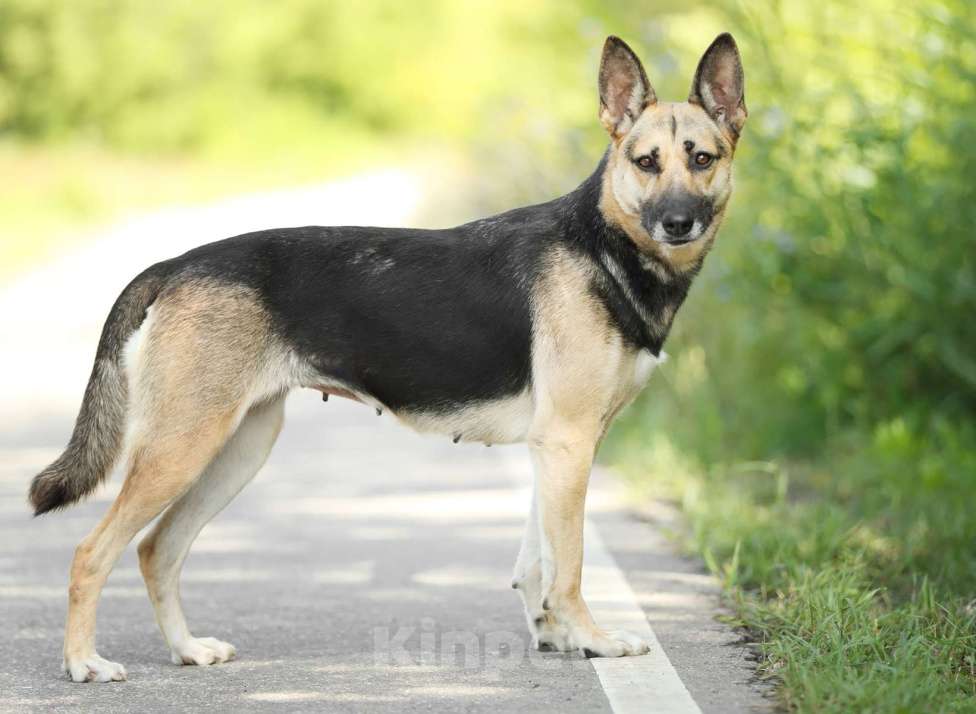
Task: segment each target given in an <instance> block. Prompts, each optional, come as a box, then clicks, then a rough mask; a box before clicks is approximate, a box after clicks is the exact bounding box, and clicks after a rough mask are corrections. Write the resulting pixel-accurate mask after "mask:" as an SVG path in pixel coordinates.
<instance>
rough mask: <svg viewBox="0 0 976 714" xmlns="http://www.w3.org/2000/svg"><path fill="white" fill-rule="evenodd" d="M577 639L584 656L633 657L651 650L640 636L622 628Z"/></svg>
mask: <svg viewBox="0 0 976 714" xmlns="http://www.w3.org/2000/svg"><path fill="white" fill-rule="evenodd" d="M579 640H582V641H581V642H580V644H579V650H580V652H582V653H583V655H584V656H585V657H633V656H636V655H644V654H647V653H648V652H650V651H651V647H650V645H648V644H647V642H645V641H644V640H643V639H642V638H641V637H639V636H638V635H635V634H634V633H633V632H626V631H624V630H614V631H611V632H596V633H592V634H590V635H588V636H584V637H580V638H579ZM587 640H588V641H587Z"/></svg>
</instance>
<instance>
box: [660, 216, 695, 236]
mask: <svg viewBox="0 0 976 714" xmlns="http://www.w3.org/2000/svg"><path fill="white" fill-rule="evenodd" d="M661 225H662V226H664V232H665V233H667V234H668V235H669V236H671V237H672V238H681V237H683V236H686V235H688V234H689V233H691V227H692V226H693V225H695V221H694V219H693V218H692V217H691V216H689V215H688V214H687V213H668V214H667V215H665V216H664V219H663V220H662V221H661Z"/></svg>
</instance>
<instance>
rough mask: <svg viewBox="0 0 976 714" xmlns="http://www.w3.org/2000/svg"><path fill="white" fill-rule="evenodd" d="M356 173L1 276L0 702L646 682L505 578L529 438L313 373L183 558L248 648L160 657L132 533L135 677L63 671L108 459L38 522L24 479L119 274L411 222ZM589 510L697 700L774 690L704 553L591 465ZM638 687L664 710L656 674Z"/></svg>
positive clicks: (310, 701) (556, 690)
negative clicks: (426, 415) (561, 640)
mask: <svg viewBox="0 0 976 714" xmlns="http://www.w3.org/2000/svg"><path fill="white" fill-rule="evenodd" d="M356 181H358V183H357V182H355V181H354V182H351V183H346V184H333V185H330V186H327V187H321V188H319V189H305V190H302V191H297V192H289V193H280V194H274V195H270V196H264V197H261V198H254V199H252V200H238V201H236V202H227V203H224V204H220V205H217V206H210V207H204V208H195V209H183V210H180V211H176V212H173V211H170V212H163V213H160V214H156V215H154V216H149V217H146V218H142V219H139V220H137V221H130V222H127V223H124V224H121V225H120V226H117V227H116V228H115V229H113V230H112V231H109V232H107V233H105V234H104V235H102V236H100V237H99V239H98V240H96V241H94V242H93V243H92V244H91V247H90V248H86V249H84V250H82V251H79V252H77V253H75V254H72V255H68V256H64V257H63V258H62V259H61V260H59V261H57V262H56V263H52V264H51V265H48V266H44V267H43V268H41V269H39V270H38V271H36V273H34V274H32V275H30V276H26V277H25V278H23V279H22V280H20V281H18V282H17V283H16V284H13V285H8V286H6V287H5V288H3V289H2V290H0V319H2V321H3V322H2V325H3V330H4V335H5V342H6V345H5V347H4V353H3V355H2V357H0V366H2V368H3V369H2V370H0V371H2V375H0V391H2V393H3V397H2V399H3V401H2V402H0V711H17V712H21V711H29V710H38V711H40V710H48V709H51V708H54V709H56V710H58V711H72V710H83V711H99V712H115V711H119V712H123V711H126V712H127V711H176V710H179V711H187V710H189V711H193V710H198V709H204V708H206V709H208V710H210V711H228V710H234V711H238V712H239V711H252V710H255V711H258V710H260V711H264V710H269V711H271V710H273V711H356V712H361V711H391V712H393V711H396V712H404V711H408V712H409V711H438V712H440V711H465V712H469V711H470V712H479V711H492V712H495V711H539V710H542V709H544V708H546V709H553V710H555V711H560V712H576V711H579V712H583V711H585V712H588V713H591V712H605V711H611V710H612V709H611V702H612V701H614V702H620V701H623V700H622V699H621V697H622V696H624V697H625V696H626V693H627V691H628V687H630V688H631V689H632V690H633V691H638V689H639V687H638V689H633V687H634V686H637V685H635V684H634V683H633V681H632V682H631V684H630V685H628V684H627V682H626V681H625V678H624V679H623V680H621V679H620V677H617V680H620V681H623V684H620V682H619V681H618V683H617V684H616V685H615V686H617V687H618V690H619V691H617V692H616V694H613V693H611V694H610V695H608V693H607V691H605V690H604V683H605V682H607V681H609V680H612V679H614V676H613V672H614V671H623V670H610V675H609V680H608V675H607V671H600V674H599V676H598V671H599V670H598V669H596V668H595V666H594V662H596V661H595V660H594V661H589V660H586V659H584V658H583V657H581V656H579V655H577V654H558V653H546V654H540V653H535V652H532V651H531V650H530V647H529V645H530V641H529V637H528V634H527V632H526V630H525V626H524V622H523V616H522V612H521V605H520V602H519V599H518V597H517V594H516V593H515V592H513V591H512V590H511V589H510V587H509V583H510V580H511V570H512V565H513V563H514V559H515V556H516V553H517V551H518V543H519V538H520V536H521V531H522V521H523V519H524V517H525V514H526V512H527V510H528V496H527V483H528V478H529V470H528V469H529V464H528V458H527V455H526V454H525V453H524V449H523V448H522V447H503V448H502V447H493V448H491V449H487V448H484V447H482V446H479V445H465V444H458V445H454V444H452V443H451V441H450V440H449V439H446V438H436V437H422V436H419V435H416V434H414V433H412V432H410V431H408V430H406V429H405V428H403V427H400V426H398V425H397V424H396V423H395V422H394V420H393V419H392V418H390V417H388V416H384V417H377V416H375V414H374V412H373V411H372V410H370V409H368V408H366V407H363V406H361V405H357V404H353V403H349V402H344V401H343V400H340V399H336V398H333V399H331V400H330V401H329V402H328V403H327V404H323V403H322V402H321V400H320V398H319V395H318V394H317V393H312V392H309V393H305V394H296V395H294V396H293V397H292V398H291V399H290V401H289V405H288V416H287V421H286V426H285V430H284V432H283V434H282V436H281V438H280V439H279V441H278V444H277V446H276V447H275V450H274V452H273V454H272V457H271V459H270V461H269V463H268V465H267V466H266V467H265V468H264V470H263V471H262V472H261V473H260V474H259V475H258V477H257V479H256V480H255V481H254V482H253V483H252V484H251V485H250V486H249V487H248V488H247V489H246V490H245V491H244V492H243V494H241V496H240V497H238V499H237V500H235V501H234V502H233V503H232V504H231V505H230V506H229V507H228V508H227V510H226V511H224V512H223V513H222V514H221V515H220V516H218V517H217V518H216V519H215V520H214V521H213V522H212V524H211V525H210V526H208V527H207V528H206V529H205V530H204V532H203V533H202V534H201V536H200V538H199V539H198V541H197V543H196V545H195V546H194V549H193V551H192V552H191V555H190V557H189V560H188V561H187V565H186V568H185V570H184V576H183V580H182V582H183V587H182V591H183V600H184V607H185V609H186V612H187V616H188V618H189V621H190V625H191V628H192V629H193V631H194V634H195V635H197V636H213V637H217V638H219V639H223V640H226V641H229V642H231V643H233V644H234V645H235V646H236V647H237V651H238V657H237V659H236V660H234V661H233V662H231V663H228V664H224V665H218V666H215V667H178V666H175V665H172V664H170V662H169V656H168V652H167V650H166V648H165V646H164V643H163V640H162V637H161V635H160V634H159V632H158V630H157V628H156V625H155V622H154V620H153V615H152V609H151V607H150V604H149V601H148V598H147V596H146V593H145V587H144V585H143V583H142V580H141V577H140V575H139V570H138V566H137V564H136V558H135V549H134V547H131V548H130V549H129V550H128V551H127V552H126V554H125V555H124V556H123V558H122V560H121V561H120V563H119V564H118V566H117V567H116V569H115V571H114V572H113V573H112V576H111V577H110V578H109V582H108V585H107V587H106V589H105V591H104V594H103V597H102V601H101V605H100V608H99V627H98V648H99V652H100V654H102V655H103V656H105V657H107V658H109V659H111V660H114V661H118V662H122V663H123V664H124V665H125V666H126V668H127V670H128V674H129V681H127V682H125V683H113V684H104V685H103V684H97V685H96V684H87V685H79V684H72V683H70V682H68V681H67V680H66V679H65V678H64V676H63V675H62V673H61V672H60V660H61V655H60V649H61V638H62V632H63V622H64V615H65V607H66V592H65V591H66V581H67V572H68V566H69V563H70V560H71V557H72V554H73V550H74V547H75V545H76V544H77V542H78V541H79V540H80V539H81V538H82V537H83V536H84V535H85V533H87V531H88V530H89V529H90V528H91V527H92V526H93V525H94V524H95V522H96V521H97V520H98V518H99V517H100V515H101V514H102V513H103V512H104V511H105V509H106V508H107V505H108V503H109V502H110V500H111V499H112V498H113V497H114V495H115V494H116V493H117V491H118V488H119V480H120V479H119V477H118V475H116V477H115V478H114V479H113V481H112V482H111V483H110V484H109V485H107V486H106V487H105V488H103V489H102V490H101V491H100V492H99V493H98V494H97V495H96V496H95V497H94V498H93V499H91V500H90V501H88V502H86V503H84V504H81V505H79V506H77V507H75V508H72V509H70V510H68V511H66V512H63V513H60V514H54V515H50V516H45V517H43V518H39V519H32V518H31V517H30V515H29V511H28V508H27V504H26V498H25V497H26V490H27V484H28V482H29V480H30V478H31V476H32V475H33V474H34V473H36V472H37V471H38V470H39V469H40V468H41V467H42V466H43V465H45V464H46V463H47V462H49V461H50V460H51V459H52V458H54V457H55V456H56V455H57V453H58V452H59V451H60V449H61V447H62V446H63V445H64V442H65V441H66V439H67V436H68V433H69V430H70V426H71V422H72V420H73V418H74V414H75V411H76V409H77V406H78V403H79V400H80V395H81V392H82V390H83V389H84V382H85V378H86V377H87V372H88V370H89V368H90V359H91V355H92V353H93V350H94V346H95V341H96V339H97V334H98V330H99V328H100V322H101V320H102V318H103V317H104V315H105V314H106V312H107V309H108V307H109V305H110V304H111V301H112V299H113V298H114V296H115V294H116V293H117V292H118V290H120V289H121V287H122V286H123V285H124V284H125V282H126V280H127V279H128V277H130V276H131V275H133V274H135V272H137V270H138V269H139V268H141V267H143V266H144V265H145V264H147V263H148V262H151V261H152V260H156V259H158V258H162V257H166V256H168V255H172V254H174V253H177V252H180V251H181V250H183V249H185V248H187V247H190V246H192V245H195V244H197V243H200V242H204V241H205V240H209V239H214V238H218V237H223V236H226V235H230V234H233V233H236V232H241V231H242V230H246V229H248V228H252V227H264V226H268V225H295V224H303V223H315V222H318V223H372V224H382V223H387V224H391V223H402V224H410V223H411V222H413V221H414V220H415V219H416V208H417V205H419V201H420V197H421V194H422V193H423V191H424V190H425V189H424V187H423V185H422V184H421V183H420V182H419V181H418V180H417V179H416V177H411V176H409V175H407V174H395V173H388V174H383V175H373V176H367V177H364V178H361V179H357V180H356ZM370 182H373V183H370ZM377 190H380V191H390V192H392V191H396V192H397V194H398V195H399V196H400V197H401V202H400V203H399V204H397V203H396V202H391V204H388V206H387V209H386V211H387V212H386V213H385V214H383V215H376V213H375V211H372V208H371V206H369V207H364V206H361V205H360V204H358V203H357V198H356V197H358V196H359V195H360V194H361V193H363V192H365V193H372V194H373V195H375V191H377ZM404 196H406V198H404ZM367 208H368V209H369V210H368V211H367V210H366V209H367ZM357 211H358V212H357ZM653 384H654V380H653V379H652V381H651V386H650V388H651V389H653V388H654V387H653ZM588 508H589V514H590V519H591V523H590V526H589V527H590V528H591V529H592V530H593V532H594V533H598V535H594V536H593V542H594V543H596V542H597V541H602V543H603V547H599V548H598V547H597V546H594V547H593V548H592V549H588V551H587V563H588V565H589V566H590V572H592V573H595V574H602V575H600V577H604V576H605V575H606V573H607V572H610V575H611V576H612V577H618V576H619V578H620V580H619V581H617V580H612V579H611V581H609V582H611V583H613V584H614V587H615V588H616V589H617V590H629V591H632V596H633V598H632V599H633V601H634V602H636V604H637V606H636V607H635V608H634V610H635V612H636V613H637V615H638V617H640V613H641V612H642V613H643V615H644V616H645V617H646V619H647V622H648V623H649V624H650V626H651V627H653V630H654V633H655V635H656V637H657V639H658V640H659V642H660V645H661V648H662V649H663V653H664V655H665V656H666V657H664V660H663V661H664V662H665V663H666V662H667V660H670V663H671V665H673V670H674V671H676V672H677V675H678V677H680V682H678V684H677V686H678V687H681V686H682V685H683V688H686V689H687V693H690V695H691V697H690V699H693V705H692V707H695V706H697V708H700V710H701V711H704V712H739V711H756V710H761V709H766V708H768V707H769V700H768V699H766V698H764V696H763V692H762V689H761V688H760V687H759V685H758V684H756V683H755V681H754V678H753V671H752V667H751V664H750V661H749V657H750V651H749V650H748V649H747V648H746V647H744V646H741V645H737V644H736V642H737V640H738V639H739V638H738V636H737V635H736V634H735V633H734V632H732V631H731V630H730V629H729V628H727V627H726V626H724V625H722V624H720V623H719V622H717V621H716V620H715V615H716V613H717V602H718V600H717V592H718V591H717V588H716V585H715V583H714V582H713V580H712V579H711V578H710V577H708V576H707V575H705V574H704V571H703V569H702V568H701V566H700V564H698V563H696V562H694V561H692V560H688V559H685V558H681V557H678V556H676V555H675V554H674V552H673V550H672V547H671V545H670V544H669V542H668V541H667V540H666V539H665V538H664V537H663V536H662V535H661V532H660V529H658V528H655V527H654V524H649V523H647V522H644V521H641V520H639V519H637V518H635V517H634V516H633V515H632V514H631V513H630V511H629V509H628V508H627V507H626V506H625V505H622V502H621V500H620V499H619V495H618V493H617V490H616V488H615V487H614V483H613V480H612V479H611V478H609V477H608V476H606V475H600V476H598V477H597V478H596V479H595V488H594V492H593V495H592V497H591V498H590V501H589V504H588ZM614 563H615V564H616V565H617V566H619V570H618V569H617V568H616V567H615V565H614ZM593 577H594V580H593V582H592V583H588V584H587V586H586V587H591V588H593V589H594V590H595V589H596V588H598V587H600V585H601V583H600V582H597V576H596V575H594V576H593ZM601 582H602V583H603V584H604V585H605V584H606V582H607V581H606V580H604V581H601ZM627 586H629V588H627ZM620 607H622V608H623V607H624V605H621V606H620ZM638 607H639V609H638ZM601 612H602V611H601ZM606 612H611V610H606ZM611 614H612V612H611ZM597 617H598V619H600V614H599V613H598V614H597ZM642 624H643V623H642ZM603 662H605V661H603ZM612 666H615V665H612ZM669 668H670V667H669ZM637 684H640V683H639V682H638V683H637ZM607 686H610V685H607ZM608 696H609V698H608ZM689 701H690V700H689ZM646 704H647V706H646V709H643V708H642V709H643V710H646V711H648V712H653V711H664V710H668V708H667V706H664V705H663V704H661V703H659V702H656V701H655V700H654V698H653V690H652V696H651V697H649V698H647V702H646ZM671 710H673V711H678V709H671ZM681 711H694V708H691V709H681Z"/></svg>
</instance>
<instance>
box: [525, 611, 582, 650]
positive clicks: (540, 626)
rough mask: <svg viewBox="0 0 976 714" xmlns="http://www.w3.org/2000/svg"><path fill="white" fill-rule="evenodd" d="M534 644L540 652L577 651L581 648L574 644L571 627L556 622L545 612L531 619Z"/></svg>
mask: <svg viewBox="0 0 976 714" xmlns="http://www.w3.org/2000/svg"><path fill="white" fill-rule="evenodd" d="M529 629H530V630H531V633H532V645H533V647H535V649H537V650H539V652H575V651H576V650H577V649H579V648H578V647H577V646H576V645H574V644H573V639H572V635H571V633H570V629H569V628H568V627H566V626H565V625H561V624H559V623H557V622H556V620H555V618H554V617H552V616H551V615H548V614H545V613H543V614H542V615H539V616H538V617H536V618H534V619H532V620H531V625H530V627H529Z"/></svg>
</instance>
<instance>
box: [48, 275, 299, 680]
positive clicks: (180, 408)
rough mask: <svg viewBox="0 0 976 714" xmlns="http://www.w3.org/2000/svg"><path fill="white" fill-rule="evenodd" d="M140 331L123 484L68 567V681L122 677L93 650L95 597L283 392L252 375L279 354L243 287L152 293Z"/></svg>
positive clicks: (130, 365) (193, 286) (202, 285)
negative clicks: (257, 411)
mask: <svg viewBox="0 0 976 714" xmlns="http://www.w3.org/2000/svg"><path fill="white" fill-rule="evenodd" d="M144 327H145V328H146V329H147V330H148V334H140V335H137V336H136V337H134V341H135V342H136V343H138V344H137V345H136V346H134V347H132V348H130V349H127V350H126V361H127V364H126V372H127V374H128V378H129V395H130V402H129V406H128V413H129V425H130V426H129V431H128V434H127V442H128V445H129V448H128V453H129V458H128V467H127V475H126V478H125V482H124V483H123V486H122V490H121V492H120V493H119V496H118V498H117V499H116V501H115V503H113V504H112V507H111V508H110V509H109V511H108V513H107V514H106V516H105V517H104V518H103V519H102V521H101V522H100V523H99V524H98V525H97V526H96V527H95V529H94V530H93V531H92V532H91V533H90V534H89V535H88V536H87V537H86V538H85V539H84V540H83V541H82V542H81V544H80V545H79V546H78V549H77V551H76V553H75V558H74V562H73V564H72V567H71V584H70V587H69V599H68V621H67V627H66V632H65V644H64V656H65V667H66V669H67V670H68V672H69V674H70V675H71V677H72V679H75V680H76V681H84V680H85V679H98V680H101V681H104V680H105V679H106V678H110V679H124V678H125V671H124V669H122V668H121V666H119V665H114V664H113V663H111V662H107V661H105V660H103V659H102V658H100V657H98V655H97V654H96V653H95V649H94V644H95V643H94V639H95V610H96V605H97V601H98V596H99V593H100V592H101V589H102V586H103V584H104V583H105V580H106V579H107V577H108V574H109V572H110V571H111V569H112V566H113V565H114V564H115V561H116V560H117V559H118V557H119V555H120V554H121V553H122V550H123V549H124V548H125V546H126V545H127V544H128V543H129V541H130V540H131V539H132V538H133V536H135V534H136V533H137V532H138V531H139V530H140V529H141V528H143V527H144V526H145V525H146V524H147V523H149V521H151V520H152V519H153V518H155V517H156V516H157V515H159V513H160V512H162V511H163V510H164V509H165V508H166V507H167V506H168V505H170V504H171V503H173V502H174V501H175V500H176V499H177V498H179V497H180V496H181V495H182V494H183V493H184V492H186V491H187V489H189V488H190V486H191V485H192V484H193V483H194V481H195V480H196V479H197V477H198V476H199V475H200V474H201V473H202V472H203V471H204V469H205V468H206V466H207V465H208V464H209V463H210V462H211V461H212V460H213V459H214V457H215V456H216V455H217V454H218V452H219V451H220V449H221V447H222V446H223V445H224V443H225V441H226V440H227V439H228V437H229V436H230V435H231V434H232V433H233V432H234V431H235V429H236V428H237V426H238V424H239V423H240V421H241V419H242V417H243V416H244V414H245V412H246V411H247V409H248V408H249V407H250V405H251V404H252V403H254V402H256V401H260V400H261V399H266V398H268V397H269V396H272V395H273V394H274V393H280V392H282V391H283V390H284V389H286V388H287V387H288V386H293V385H289V384H285V383H282V384H279V385H276V384H275V382H276V381H277V377H276V375H273V374H271V375H269V374H264V373H262V371H264V372H266V371H267V370H268V368H267V367H266V366H264V367H262V365H269V364H270V365H273V364H275V362H276V357H278V355H276V350H278V349H279V348H277V346H276V345H275V344H274V341H273V339H272V338H271V336H270V335H271V333H270V330H269V320H268V316H267V315H266V314H265V312H264V309H263V308H262V307H261V306H260V303H259V302H258V301H257V299H256V298H255V296H254V295H253V294H251V293H250V292H249V291H247V290H245V289H243V288H239V287H228V286H224V285H220V284H216V283H210V282H198V281H190V282H187V283H184V284H182V285H180V286H179V287H177V288H175V289H173V290H171V291H169V292H166V293H163V294H161V295H160V296H159V298H158V299H157V301H156V303H155V304H154V305H153V308H152V312H151V319H148V320H147V324H145V325H144ZM259 370H261V371H259ZM151 550H152V547H151V546H147V557H148V556H149V555H151V553H150V552H149V551H151ZM148 584H149V587H150V591H152V590H153V589H154V588H155V587H156V585H155V583H152V582H150V583H148Z"/></svg>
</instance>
